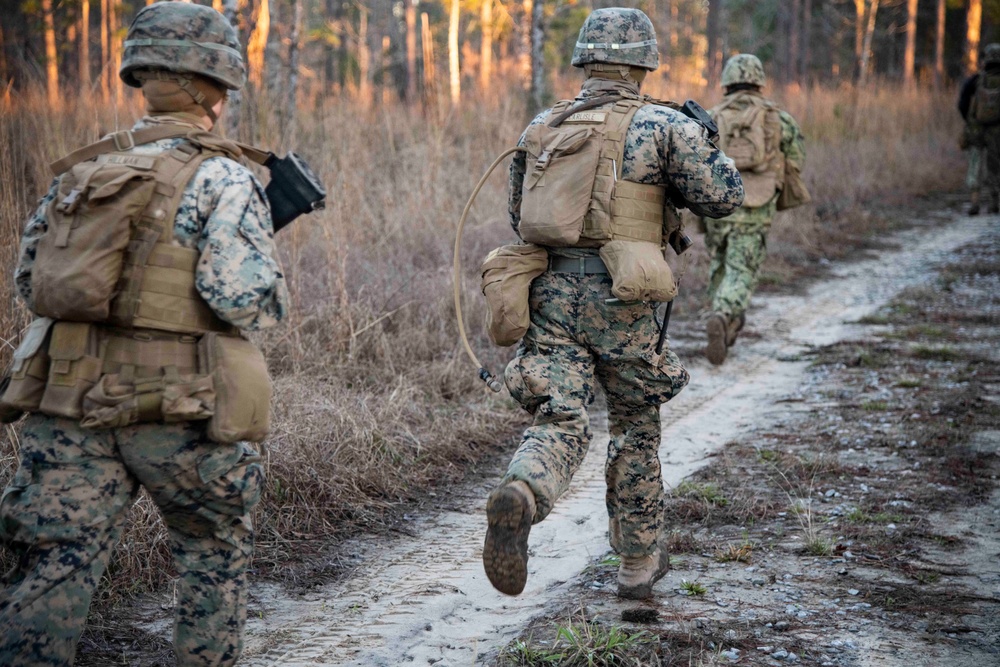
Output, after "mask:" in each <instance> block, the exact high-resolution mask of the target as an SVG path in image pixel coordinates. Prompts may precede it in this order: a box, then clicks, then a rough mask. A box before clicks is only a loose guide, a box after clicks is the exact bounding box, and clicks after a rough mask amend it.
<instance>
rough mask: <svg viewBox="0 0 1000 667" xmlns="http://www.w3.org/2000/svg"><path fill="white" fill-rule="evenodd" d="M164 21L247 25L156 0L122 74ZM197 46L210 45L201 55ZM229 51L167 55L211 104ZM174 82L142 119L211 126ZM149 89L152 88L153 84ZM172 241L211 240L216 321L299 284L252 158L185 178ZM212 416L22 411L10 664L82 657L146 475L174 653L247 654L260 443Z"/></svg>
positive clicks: (5, 618) (243, 313)
mask: <svg viewBox="0 0 1000 667" xmlns="http://www.w3.org/2000/svg"><path fill="white" fill-rule="evenodd" d="M164 24H165V25H166V26H167V27H168V28H169V27H174V28H176V26H177V25H178V24H180V25H181V26H184V25H187V26H189V27H190V28H192V31H193V32H192V33H190V34H188V35H186V36H185V34H184V32H183V31H180V34H178V33H177V32H173V33H170V34H169V35H168V36H169V37H170V38H171V39H183V38H186V39H199V40H202V41H208V42H213V41H214V42H217V43H220V44H223V45H228V46H230V47H235V48H237V49H238V43H237V42H236V35H235V32H234V31H233V30H232V28H231V27H230V26H229V25H228V23H227V22H226V21H225V19H222V18H221V16H220V15H219V14H217V13H216V12H215V11H214V10H211V9H210V8H207V7H201V6H198V5H193V4H187V3H157V4H155V5H152V6H151V7H148V8H146V9H144V10H143V11H142V12H140V14H139V15H138V16H137V18H136V21H135V23H133V25H132V27H131V28H130V31H129V37H127V38H126V40H127V41H126V53H125V58H124V60H123V70H122V76H123V78H124V79H125V80H126V82H129V83H132V84H133V85H135V83H136V80H135V79H131V80H130V79H129V78H128V77H127V74H129V73H134V66H136V65H137V63H139V64H141V66H142V67H147V66H149V64H150V63H143V61H142V57H143V53H142V52H141V50H140V51H139V53H136V52H135V51H133V52H131V53H130V51H129V42H128V40H130V39H133V38H136V37H137V36H138V37H149V33H150V32H153V34H154V36H155V34H156V30H157V29H158V28H160V27H162V26H163V25H164ZM144 30H145V32H143V31H144ZM137 32H138V33H139V34H138V35H137V34H136V33H137ZM201 51H205V52H207V56H204V57H203V58H202V60H200V61H199V53H200V52H201ZM220 52H221V51H218V50H210V49H193V48H192V49H190V51H189V52H188V53H187V55H185V56H183V57H181V58H177V59H174V60H172V61H171V62H170V65H171V66H172V67H175V68H176V69H178V70H180V71H185V69H186V68H190V69H188V70H187V71H192V70H193V71H194V72H195V73H198V74H201V75H204V76H205V77H207V78H198V79H196V81H197V83H198V86H199V88H200V89H201V90H203V91H204V90H208V91H209V92H211V88H212V87H213V86H214V87H215V88H216V89H217V90H216V91H215V92H214V96H213V95H210V99H209V101H208V103H209V104H214V101H218V100H221V99H222V98H223V97H224V94H225V90H224V88H230V89H232V88H238V87H239V86H240V85H241V83H242V79H243V63H242V60H241V59H239V58H238V51H236V54H237V55H236V56H235V57H234V58H233V59H232V61H231V62H228V63H226V62H222V63H220V62H218V60H217V59H218V57H219V53H220ZM146 55H148V53H147V54H146ZM202 55H204V54H202ZM154 56H155V54H154ZM153 60H154V61H155V60H156V58H155V57H154V58H153ZM130 65H131V66H133V69H129V67H130ZM164 86H165V84H164V82H158V83H157V84H155V86H154V88H155V90H157V91H158V92H157V94H156V95H155V96H154V95H150V96H149V97H147V102H148V105H147V106H148V108H149V109H150V110H151V115H150V116H149V117H146V118H143V119H142V120H140V121H139V123H138V124H137V125H136V129H142V128H146V127H150V126H154V125H159V124H165V123H169V124H177V125H179V126H182V127H190V128H191V129H192V130H195V129H208V128H210V127H211V126H212V123H213V120H214V119H215V115H216V114H215V112H214V111H213V112H209V111H207V110H205V109H203V108H202V107H201V106H200V105H201V104H202V103H205V101H204V100H203V101H202V103H197V104H196V103H195V102H194V100H193V98H190V97H185V95H184V93H182V92H181V91H180V90H179V89H177V88H174V89H171V87H170V86H169V85H166V87H164ZM143 90H144V93H146V92H149V90H147V86H145V85H144V86H143ZM164 93H165V94H164ZM213 100H214V101H213ZM218 108H219V106H215V109H216V110H217V109H218ZM180 141H182V140H181V139H167V140H162V141H158V142H154V143H150V144H145V145H140V146H136V147H135V148H133V149H132V150H131V151H130V152H131V153H134V154H136V155H152V154H157V153H162V152H165V151H167V150H169V149H171V148H173V147H174V146H175V145H176V144H178V143H179V142H180ZM57 183H58V179H57ZM55 196H56V186H55V185H53V188H52V189H51V190H50V191H49V193H48V194H47V195H46V196H45V197H44V198H43V199H42V200H41V203H40V205H39V207H38V210H37V212H36V213H35V215H34V216H33V217H32V218H31V219H30V220H29V221H28V224H27V227H26V229H25V232H24V235H23V238H22V242H21V256H20V261H19V263H18V266H17V269H16V272H15V280H16V283H17V288H18V292H19V294H20V296H21V297H22V299H23V300H24V302H25V303H26V304H27V305H28V307H29V308H31V307H32V305H33V298H32V282H31V275H32V269H33V266H34V261H35V249H36V247H37V245H38V242H39V239H40V238H41V237H42V236H43V235H44V234H45V233H46V231H47V230H46V227H47V225H46V216H45V210H46V207H47V206H48V205H49V204H50V202H51V201H52V200H53V198H54V197H55ZM174 242H175V243H176V244H177V245H180V246H183V247H185V248H192V249H196V250H197V251H198V253H200V261H199V263H198V267H197V270H196V278H195V280H196V288H197V292H198V294H199V295H200V296H201V298H202V299H204V301H205V302H206V303H207V304H208V305H209V306H210V307H211V310H212V311H213V312H214V313H215V314H216V315H217V316H218V317H219V318H221V319H222V320H224V321H225V322H228V323H230V324H232V325H234V326H236V327H238V328H240V329H244V330H256V329H263V328H266V327H270V326H272V325H274V324H276V323H277V322H279V321H280V320H281V319H282V318H283V317H284V316H285V313H286V308H287V304H288V295H287V291H286V288H285V282H284V278H283V276H282V273H281V269H280V267H279V265H278V263H277V261H276V260H275V258H274V242H273V231H272V224H271V217H270V212H269V210H268V206H267V204H266V201H265V199H264V195H263V189H262V187H261V185H260V183H258V181H257V180H256V178H255V177H254V176H253V174H252V173H251V172H250V171H249V170H248V169H246V168H245V167H244V166H242V165H240V164H239V163H237V162H235V161H233V160H231V159H229V158H224V157H211V158H209V159H207V160H205V161H204V162H203V163H202V164H201V165H200V167H199V168H198V170H197V172H196V173H195V176H194V178H192V179H191V181H190V182H189V183H188V184H187V186H186V188H185V190H184V193H183V197H182V199H181V202H180V207H179V209H178V212H177V216H176V218H175V221H174ZM203 424H204V422H181V423H173V424H156V423H150V424H137V425H133V426H129V427H124V428H112V429H103V430H90V429H84V428H82V427H81V426H80V424H79V422H78V421H75V420H71V419H63V418H57V417H51V416H47V415H45V414H41V413H33V414H31V415H29V416H28V417H27V418H26V419H25V421H24V422H23V427H22V430H21V439H20V452H19V453H20V461H19V467H18V470H17V472H16V474H15V475H14V478H13V479H12V480H11V482H10V484H9V485H8V487H7V489H6V490H5V491H4V495H3V500H2V502H0V538H2V540H3V543H4V545H5V546H6V548H7V549H9V550H10V552H11V553H12V554H13V555H14V556H15V557H16V559H17V563H16V566H15V568H14V569H13V570H12V571H11V572H9V573H8V574H7V575H6V576H5V578H4V581H3V589H2V591H0V664H2V665H5V666H9V667H29V666H30V667H34V666H36V665H37V666H41V665H49V666H54V665H60V666H62V665H71V664H72V663H73V661H74V657H75V653H76V644H77V641H78V640H79V637H80V634H81V632H82V631H83V628H84V624H85V621H86V618H87V612H88V608H89V606H90V601H91V596H92V594H93V592H94V590H95V589H96V587H97V585H98V583H99V581H100V579H101V577H102V575H103V574H104V572H105V569H106V567H107V565H108V561H109V559H110V557H111V553H112V549H113V547H114V545H115V543H116V542H117V541H118V539H119V536H120V534H121V530H122V525H123V522H124V520H125V516H126V514H127V512H128V510H129V508H130V507H131V505H132V503H133V502H134V500H135V499H136V496H137V494H138V492H139V489H140V487H142V488H145V489H146V491H147V492H148V493H149V495H150V497H151V498H152V499H153V501H154V502H155V503H156V505H157V507H158V508H159V510H160V512H161V515H162V517H163V520H164V523H165V524H166V527H167V531H168V534H169V539H170V546H171V552H172V555H173V557H174V563H175V566H176V568H177V571H178V573H179V580H178V583H177V588H176V606H175V624H174V650H175V653H176V657H177V664H178V665H182V666H185V667H187V666H195V665H198V666H208V665H233V664H235V663H236V661H237V659H238V657H239V655H240V652H241V650H242V631H243V626H244V623H245V620H246V569H247V566H248V562H249V559H250V556H251V553H252V550H253V528H252V526H251V522H250V518H249V516H250V511H251V510H252V508H253V507H254V505H255V504H256V503H257V501H258V500H259V498H260V493H261V489H262V484H263V469H262V466H261V465H260V462H259V461H260V457H259V455H258V453H257V452H256V450H255V449H254V448H253V447H252V446H250V445H249V444H247V443H235V444H220V443H217V442H213V441H211V440H209V439H208V437H207V435H206V431H205V427H204V426H203Z"/></svg>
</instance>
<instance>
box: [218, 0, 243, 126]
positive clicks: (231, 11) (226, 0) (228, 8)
mask: <svg viewBox="0 0 1000 667" xmlns="http://www.w3.org/2000/svg"><path fill="white" fill-rule="evenodd" d="M222 15H223V16H225V17H226V20H227V21H229V24H230V25H231V26H233V30H235V31H236V34H237V35H238V34H239V33H240V25H239V7H238V5H237V0H222ZM226 97H227V101H226V113H225V115H224V116H223V120H224V122H225V125H224V129H225V134H226V136H230V137H236V136H238V131H237V130H238V128H239V125H240V115H241V113H242V107H243V91H241V90H230V91H229V95H227V96H226ZM220 129H222V128H220Z"/></svg>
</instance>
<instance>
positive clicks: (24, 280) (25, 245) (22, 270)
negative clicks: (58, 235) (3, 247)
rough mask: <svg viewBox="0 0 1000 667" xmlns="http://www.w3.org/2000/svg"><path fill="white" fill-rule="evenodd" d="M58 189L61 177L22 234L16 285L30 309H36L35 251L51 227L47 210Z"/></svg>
mask: <svg viewBox="0 0 1000 667" xmlns="http://www.w3.org/2000/svg"><path fill="white" fill-rule="evenodd" d="M58 191H59V179H58V178H56V179H54V180H53V181H52V186H51V187H50V188H49V191H48V192H47V193H46V194H45V196H44V197H42V199H41V201H40V202H38V207H37V208H36V209H35V214H34V215H32V216H31V217H30V218H29V219H28V224H27V225H25V227H24V233H22V234H21V249H20V252H19V256H18V260H17V266H16V267H15V268H14V285H15V287H16V288H17V293H18V294H19V295H20V296H21V299H22V300H23V301H24V303H25V305H27V306H28V309H29V310H34V299H33V298H32V294H31V269H32V267H33V266H34V264H35V252H36V250H37V249H38V242H39V241H40V240H41V238H42V237H43V236H45V232H47V231H48V229H49V226H48V223H46V222H45V210H46V209H47V208H48V207H49V204H50V203H52V200H53V199H55V198H56V193H57V192H58Z"/></svg>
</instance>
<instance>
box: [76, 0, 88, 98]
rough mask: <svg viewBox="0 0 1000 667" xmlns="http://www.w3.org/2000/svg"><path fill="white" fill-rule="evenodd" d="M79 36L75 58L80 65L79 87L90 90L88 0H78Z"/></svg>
mask: <svg viewBox="0 0 1000 667" xmlns="http://www.w3.org/2000/svg"><path fill="white" fill-rule="evenodd" d="M77 34H78V35H79V37H80V42H79V44H78V46H79V50H78V52H77V58H78V60H79V63H78V65H79V67H80V72H79V75H80V89H81V90H86V91H89V90H90V0H81V2H80V29H79V30H78V31H77Z"/></svg>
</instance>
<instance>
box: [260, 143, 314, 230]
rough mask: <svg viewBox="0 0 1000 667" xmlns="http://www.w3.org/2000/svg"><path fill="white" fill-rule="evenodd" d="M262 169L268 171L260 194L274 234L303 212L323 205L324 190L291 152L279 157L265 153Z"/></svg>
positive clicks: (300, 160)
mask: <svg viewBox="0 0 1000 667" xmlns="http://www.w3.org/2000/svg"><path fill="white" fill-rule="evenodd" d="M264 166H265V167H267V168H268V169H269V170H270V171H271V182H270V183H268V184H267V187H266V188H265V189H264V194H266V195H267V201H268V203H269V204H270V206H271V218H272V219H273V220H274V231H278V230H279V229H282V228H283V227H286V226H288V225H289V224H290V223H291V222H292V221H293V220H295V218H297V217H299V216H300V215H302V214H303V213H311V212H312V211H315V210H318V209H322V208H324V207H325V206H326V189H325V188H324V187H323V184H322V183H321V182H320V180H319V178H317V177H316V174H314V173H313V171H312V169H310V168H309V165H308V164H306V162H305V160H303V159H302V158H300V157H299V156H298V155H296V154H295V153H289V154H288V155H287V156H285V157H283V158H279V157H278V156H277V155H275V154H274V153H269V154H268V157H267V159H266V160H265V161H264Z"/></svg>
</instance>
